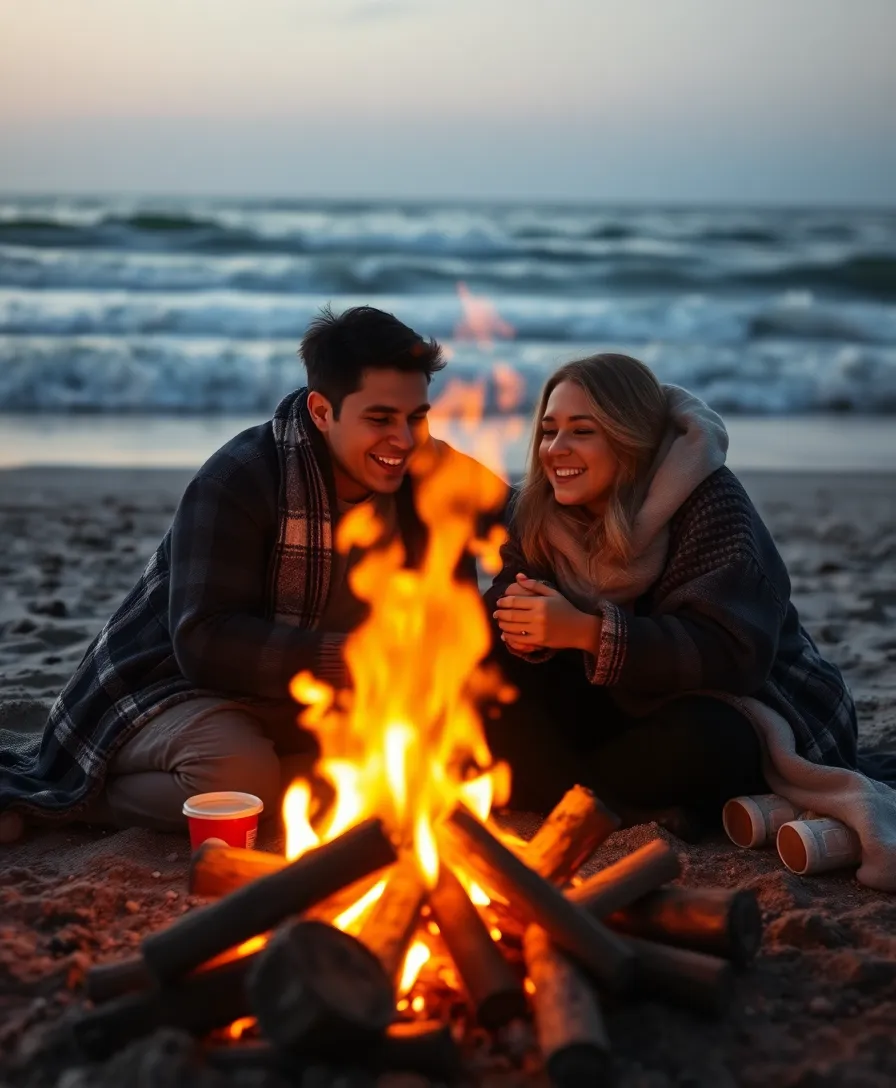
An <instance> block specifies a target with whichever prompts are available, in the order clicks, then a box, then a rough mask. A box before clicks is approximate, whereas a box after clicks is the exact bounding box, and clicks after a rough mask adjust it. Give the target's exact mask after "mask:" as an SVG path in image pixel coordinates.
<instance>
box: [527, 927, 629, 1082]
mask: <svg viewBox="0 0 896 1088" xmlns="http://www.w3.org/2000/svg"><path fill="white" fill-rule="evenodd" d="M523 953H524V955H525V959H526V969H527V971H528V973H529V978H530V979H531V980H532V982H533V984H534V986H535V992H534V994H533V995H532V1004H533V1005H534V1006H535V1027H536V1030H537V1032H538V1045H539V1047H540V1049H541V1053H542V1056H543V1058H544V1062H545V1068H546V1069H547V1071H548V1076H549V1077H550V1078H551V1082H552V1083H553V1084H554V1085H556V1086H557V1088H579V1086H581V1088H586V1086H593V1085H601V1084H608V1083H609V1082H610V1043H609V1040H608V1038H607V1030H606V1027H605V1026H604V1020H603V1016H602V1015H601V1011H600V1006H599V1005H598V1002H597V996H596V995H595V993H594V989H593V987H592V985H591V983H590V982H589V980H588V979H587V977H586V976H585V975H584V973H583V972H582V971H581V970H579V968H578V967H577V966H576V965H575V964H574V963H573V962H572V960H571V959H570V958H569V957H568V956H567V955H566V954H565V953H564V952H562V951H561V950H560V949H558V948H557V947H556V946H555V945H554V944H553V943H552V941H551V939H550V937H549V936H548V934H547V933H546V932H545V931H544V930H543V929H542V928H541V926H534V925H533V926H529V927H528V929H527V930H526V933H525V935H524V937H523Z"/></svg>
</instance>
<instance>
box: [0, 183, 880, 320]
mask: <svg viewBox="0 0 896 1088" xmlns="http://www.w3.org/2000/svg"><path fill="white" fill-rule="evenodd" d="M65 252H69V253H71V255H72V256H73V257H75V256H78V257H81V256H83V257H84V260H85V262H86V263H87V264H88V265H90V264H91V263H93V264H100V265H101V264H102V260H101V257H102V256H103V255H105V254H108V253H110V252H111V253H123V254H127V255H129V256H130V257H131V258H132V259H133V260H134V261H135V262H137V263H138V264H139V262H140V260H141V258H144V257H146V256H147V255H153V254H158V255H170V256H180V257H183V258H186V257H191V256H192V257H194V258H197V259H203V258H204V259H206V260H207V262H208V264H207V267H208V280H209V282H212V281H216V280H217V279H218V278H219V276H218V273H217V272H216V270H215V267H214V266H215V261H216V259H221V260H227V259H230V258H240V259H242V260H244V261H245V262H246V263H247V264H250V263H251V262H252V260H253V259H255V260H257V261H258V264H259V268H258V270H256V272H255V273H254V274H250V275H249V276H248V279H247V281H246V284H247V285H246V287H245V288H244V289H246V290H253V289H256V288H255V287H253V283H254V282H256V281H257V282H259V283H261V284H263V285H264V286H263V287H262V288H261V289H265V290H277V289H278V288H277V287H275V286H272V284H271V277H269V276H266V275H265V273H264V270H263V268H262V266H263V263H264V259H265V258H266V257H267V258H272V259H275V258H297V259H302V258H304V259H310V258H318V259H319V263H318V264H317V265H315V266H314V267H313V268H312V271H311V273H310V276H311V282H312V284H314V283H318V284H319V285H320V286H321V287H322V288H326V287H328V285H329V283H330V280H331V279H339V280H340V281H341V289H343V290H350V289H351V287H350V281H351V279H352V276H353V275H356V273H355V266H358V265H361V264H365V263H366V264H367V265H368V266H369V267H368V268H367V269H366V271H365V273H364V274H365V275H366V277H367V280H368V282H369V283H370V284H371V285H375V286H376V287H377V288H378V289H379V290H380V291H383V292H384V291H407V292H408V293H414V291H415V277H416V280H417V281H420V282H422V284H423V287H424V289H426V288H431V287H435V286H437V285H439V284H443V283H445V282H446V281H447V280H449V279H450V276H451V275H452V274H453V271H452V269H451V268H450V263H451V261H452V260H453V261H456V262H466V264H465V274H466V275H468V276H470V277H478V282H479V283H480V284H481V285H482V287H483V288H484V289H487V288H488V287H489V285H491V286H493V287H494V289H495V290H501V288H502V285H503V284H505V283H506V282H510V281H514V282H516V285H517V289H523V288H524V287H530V288H531V289H533V290H535V289H544V290H548V291H550V290H551V289H552V285H553V286H558V285H563V286H564V287H566V288H568V289H572V290H576V289H577V288H576V285H577V284H578V285H579V287H578V289H579V290H584V289H586V288H587V287H588V286H597V285H603V286H604V287H605V288H607V289H614V288H617V287H618V288H623V289H624V288H626V287H637V288H639V289H643V290H645V291H646V290H664V289H670V290H674V289H682V290H684V289H687V288H688V287H692V288H694V289H695V290H697V289H707V290H709V289H718V290H734V289H744V290H755V289H757V288H769V289H777V288H782V289H786V288H789V287H793V288H797V287H803V288H807V289H812V290H816V291H819V292H830V293H835V294H836V293H841V294H848V295H851V296H853V297H855V296H865V297H868V298H876V299H881V300H893V299H896V218H894V217H892V216H889V215H888V214H886V213H879V214H878V216H877V217H876V218H873V217H872V218H868V217H865V218H864V219H863V218H862V217H860V216H859V217H854V218H853V219H845V220H843V221H842V222H836V221H831V220H830V219H825V218H823V217H822V218H819V217H818V216H816V217H814V218H813V217H811V216H806V215H804V216H802V217H800V216H798V215H794V216H791V217H790V218H787V217H785V216H783V215H782V214H781V213H772V212H770V213H767V214H766V215H764V216H760V215H759V214H758V213H756V214H755V215H754V216H752V217H750V216H748V217H744V216H735V215H732V214H727V215H726V214H722V213H716V214H713V213H710V212H704V213H696V212H681V213H672V212H665V213H660V212H652V213H648V212H636V211H632V210H628V211H618V212H616V213H612V212H608V211H602V212H597V211H591V212H588V211H578V212H573V211H570V210H567V211H565V212H564V211H561V210H556V209H555V210H548V209H537V208H533V209H531V210H529V211H527V212H523V211H521V210H519V209H516V210H514V209H503V210H501V209H485V210H483V209H479V210H471V209H458V208H454V209H449V208H429V209H427V208H412V207H405V208H402V207H386V208H379V207H372V206H367V207H363V206H361V207H358V208H356V209H355V210H354V211H352V210H351V209H348V208H343V207H333V206H308V207H304V208H299V209H294V210H278V209H277V208H275V207H261V208H255V209H250V208H241V207H238V206H237V207H227V206H225V207H217V206H215V205H213V204H209V203H206V205H204V207H203V209H201V210H200V209H199V208H190V207H181V208H176V207H174V208H141V207H139V206H138V207H132V208H130V209H128V208H126V207H106V206H103V205H96V206H87V207H82V206H67V205H63V206H56V205H51V206H47V207H41V206H40V205H36V206H32V205H31V204H28V205H21V206H20V205H15V204H12V205H6V206H2V205H0V255H2V261H3V264H4V265H5V266H6V270H5V272H4V273H3V275H4V280H3V282H7V283H8V282H9V281H10V276H11V274H12V273H14V272H15V271H16V262H18V264H19V265H22V264H23V263H24V261H25V257H26V256H27V255H29V254H30V255H31V256H32V258H33V261H34V274H35V277H36V278H35V279H34V281H33V282H35V284H36V285H37V284H40V282H41V281H40V278H39V274H38V271H37V269H38V267H39V265H40V262H41V256H42V255H43V254H45V253H46V254H47V255H48V256H49V257H50V259H49V260H47V261H45V262H44V265H45V268H46V269H47V271H48V275H49V277H50V278H49V279H48V281H47V284H46V285H47V286H53V285H54V284H55V281H54V280H53V278H52V276H53V269H54V266H58V265H59V264H60V261H61V258H60V257H59V254H61V253H65ZM23 274H25V273H24V272H23ZM122 275H123V276H124V277H125V278H128V277H127V272H126V270H125V268H124V265H122ZM315 276H316V277H317V280H315V279H314V277H315ZM134 278H135V277H133V276H132V277H130V279H134ZM29 282H32V281H30V280H29ZM81 283H82V285H83V286H88V285H89V280H88V277H87V274H86V272H85V273H83V274H82V279H81ZM56 285H58V284H56ZM96 285H97V286H102V285H105V281H104V282H103V284H100V283H97V284H96ZM121 285H122V286H124V283H123V282H122V284H121ZM208 285H209V284H208V283H207V284H206V286H208ZM135 289H139V288H135ZM282 289H283V290H290V289H295V286H293V285H291V284H290V282H289V279H288V277H284V278H283V281H282Z"/></svg>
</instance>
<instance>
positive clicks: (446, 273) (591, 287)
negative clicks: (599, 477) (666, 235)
mask: <svg viewBox="0 0 896 1088" xmlns="http://www.w3.org/2000/svg"><path fill="white" fill-rule="evenodd" d="M65 229H66V230H70V229H72V230H76V229H77V230H80V228H65ZM2 234H3V227H2V224H0V286H5V287H23V286H27V287H32V288H35V289H39V288H48V289H53V288H57V289H75V290H85V289H91V288H96V289H99V290H110V289H122V290H129V291H143V290H150V291H158V290H162V291H164V290H178V291H182V290H192V291H201V290H209V289H223V288H232V289H234V290H240V291H246V292H278V293H289V292H296V291H317V292H330V291H332V292H336V293H351V292H353V291H364V290H370V291H374V292H376V293H378V294H387V293H393V294H409V295H413V294H419V293H422V292H426V291H434V290H445V291H452V290H453V288H454V286H455V284H456V283H457V281H458V280H464V281H466V282H467V283H468V284H470V285H471V286H472V287H474V288H475V289H476V290H477V291H480V292H482V293H486V294H487V293H495V294H504V293H506V292H515V293H522V292H529V293H544V294H548V295H551V294H558V295H560V294H562V295H583V294H587V293H589V292H594V291H598V290H601V291H625V290H637V291H640V292H642V293H649V292H660V291H663V292H668V291H711V292H727V293H730V292H733V291H739V292H741V293H743V294H753V295H755V294H756V293H757V292H759V291H779V290H798V289H804V290H812V291H815V292H817V293H818V294H820V295H824V296H825V297H838V296H841V297H851V298H861V297H864V298H868V299H875V300H878V301H881V302H891V301H896V256H889V255H887V254H877V253H871V252H869V253H859V254H851V255H850V256H847V257H844V258H842V259H840V260H838V261H836V262H828V263H823V262H816V263H807V262H805V261H804V260H802V259H794V260H793V261H790V262H787V261H783V260H781V259H780V258H779V259H777V260H776V262H775V264H774V266H773V267H759V268H757V267H755V266H751V264H750V262H747V261H745V260H741V261H740V262H739V263H736V262H731V261H729V262H728V264H727V265H726V264H725V263H723V262H721V261H719V260H716V259H715V258H714V257H713V255H712V254H711V253H703V254H700V255H690V256H689V255H687V254H682V253H679V252H672V253H669V254H661V253H656V254H650V255H644V254H640V253H638V252H610V251H600V252H596V251H590V250H588V249H583V248H582V247H570V246H569V245H568V244H567V243H560V242H557V241H556V240H555V241H553V242H551V243H550V245H547V244H546V245H545V247H544V248H543V249H542V250H540V251H534V250H532V249H531V248H519V249H514V248H513V247H509V246H508V247H503V248H502V247H501V246H498V245H496V246H494V247H493V248H492V251H491V252H488V251H487V250H486V248H485V247H484V246H483V247H482V248H480V249H479V250H478V251H477V252H475V253H474V252H471V251H470V248H469V247H468V246H465V245H454V244H453V243H452V244H449V243H447V242H445V243H444V244H443V245H441V246H438V245H435V244H434V243H433V242H432V240H428V241H424V240H423V239H419V240H418V244H419V246H421V247H422V248H419V249H417V248H414V247H410V248H409V249H407V250H404V249H402V248H401V247H400V246H399V245H398V244H397V243H394V244H392V245H391V246H390V244H387V243H385V242H383V241H382V240H377V241H375V242H374V241H373V240H370V239H368V240H367V241H366V242H365V243H364V245H360V244H359V245H358V246H357V247H356V248H351V247H348V243H342V242H339V241H333V242H330V243H327V244H324V243H320V244H317V245H314V246H311V245H306V244H304V243H303V244H296V245H295V246H294V247H293V249H292V250H291V251H290V247H289V246H283V245H281V243H280V242H269V243H265V246H266V247H267V248H266V249H265V246H261V247H260V246H259V245H256V243H255V242H254V241H253V242H252V243H251V244H248V245H247V244H244V243H239V244H238V243H237V241H236V240H234V244H233V245H232V246H230V245H229V244H228V245H221V244H220V240H219V241H218V242H215V243H214V244H211V243H209V244H203V245H197V246H194V247H179V248H176V249H173V250H170V251H165V250H160V249H157V248H152V247H149V248H143V249H136V250H135V249H134V248H133V247H126V246H122V247H120V248H116V247H115V246H112V245H109V246H105V247H100V248H95V249H91V248H88V249H84V248H81V246H80V244H79V243H76V242H70V243H65V242H63V241H61V240H60V239H58V238H57V239H56V240H55V241H54V244H53V245H50V244H49V242H48V244H47V245H46V246H45V247H39V246H29V245H25V244H22V243H21V241H17V242H16V244H14V245H13V244H2ZM106 240H107V241H108V237H107V239H106ZM426 247H429V250H428V251H427V248H426Z"/></svg>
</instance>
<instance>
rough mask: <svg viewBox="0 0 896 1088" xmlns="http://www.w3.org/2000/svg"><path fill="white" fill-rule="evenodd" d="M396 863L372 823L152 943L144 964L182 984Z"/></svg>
mask: <svg viewBox="0 0 896 1088" xmlns="http://www.w3.org/2000/svg"><path fill="white" fill-rule="evenodd" d="M395 860H396V854H395V850H394V848H393V847H392V844H391V843H390V842H389V839H388V838H387V836H386V833H385V831H384V830H383V825H382V823H381V821H380V820H366V821H365V822H364V823H361V824H358V825H357V826H356V827H353V828H352V829H351V830H349V831H346V832H345V834H344V835H340V836H339V837H338V838H336V839H333V841H332V842H329V843H326V844H325V845H324V846H319V847H317V849H315V850H310V851H309V852H308V853H307V854H304V855H303V856H302V857H300V858H299V859H298V860H297V861H293V862H290V864H288V865H286V866H284V867H283V868H282V869H280V870H278V871H277V872H272V873H268V875H267V876H263V877H259V878H258V879H257V880H254V881H253V882H252V883H251V884H247V885H245V886H244V887H242V888H238V889H237V890H236V891H234V892H232V893H231V894H230V895H228V896H225V897H224V898H223V899H219V900H218V901H217V902H215V903H211V904H210V905H209V906H207V907H202V908H201V909H200V910H195V911H192V912H191V913H189V914H185V915H184V916H183V917H182V918H181V919H180V920H179V921H177V922H175V923H174V924H173V925H172V926H169V928H168V929H165V930H162V931H161V932H159V933H155V934H153V935H152V936H150V937H147V938H146V939H145V940H144V941H143V945H142V949H143V955H144V958H145V959H146V962H147V964H148V966H149V969H150V970H151V971H152V973H153V975H154V976H155V977H156V978H157V979H158V980H159V981H160V982H168V981H170V980H172V979H176V978H179V977H181V976H182V975H184V974H186V973H187V972H189V971H191V970H193V968H195V967H198V966H199V965H200V964H201V963H204V962H205V961H206V960H209V959H211V958H212V957H213V956H215V955H217V954H218V953H220V952H223V951H224V950H226V949H229V948H233V947H235V946H237V945H239V944H240V943H241V942H242V941H245V940H247V939H248V938H250V937H254V936H256V934H259V933H264V932H265V931H266V930H269V929H273V928H274V926H276V925H277V924H278V923H279V922H281V921H282V920H283V919H284V918H285V917H287V916H288V915H290V914H300V913H301V912H302V911H303V910H306V909H307V908H308V907H310V906H312V905H313V904H314V903H319V902H320V901H321V900H322V899H326V898H327V896H329V895H332V894H333V893H334V892H335V891H338V890H339V889H340V888H343V887H345V885H346V884H349V883H352V882H353V881H356V880H359V879H360V878H361V877H363V876H365V875H366V874H368V873H370V872H373V871H374V870H376V869H381V868H383V866H385V865H389V864H391V863H392V862H394V861H395Z"/></svg>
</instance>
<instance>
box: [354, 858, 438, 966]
mask: <svg viewBox="0 0 896 1088" xmlns="http://www.w3.org/2000/svg"><path fill="white" fill-rule="evenodd" d="M425 894H426V889H425V888H424V887H423V881H422V880H421V879H420V874H419V873H418V871H417V867H416V865H415V864H414V863H413V862H412V861H410V860H405V861H403V862H401V863H400V864H398V865H396V866H394V867H393V869H392V872H391V874H390V875H389V883H388V884H387V885H386V887H385V890H384V891H383V894H382V895H381V896H380V897H379V899H378V900H377V901H376V903H374V905H373V908H372V909H371V911H370V914H368V916H367V918H366V920H365V922H364V924H363V926H362V927H361V932H360V933H359V934H358V938H359V940H360V941H361V943H362V944H365V945H366V946H367V947H368V948H369V949H370V951H371V952H373V954H374V955H375V956H376V957H377V959H378V960H379V961H380V963H381V964H382V965H383V970H384V971H385V972H386V974H387V975H388V976H389V978H390V979H392V980H393V982H396V981H397V979H398V974H399V972H400V971H401V966H402V964H403V963H404V957H405V953H406V952H407V950H408V945H409V944H410V943H411V938H412V937H413V936H414V930H415V929H416V928H417V920H418V918H419V917H420V908H421V907H422V906H423V899H424V896H425Z"/></svg>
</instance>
